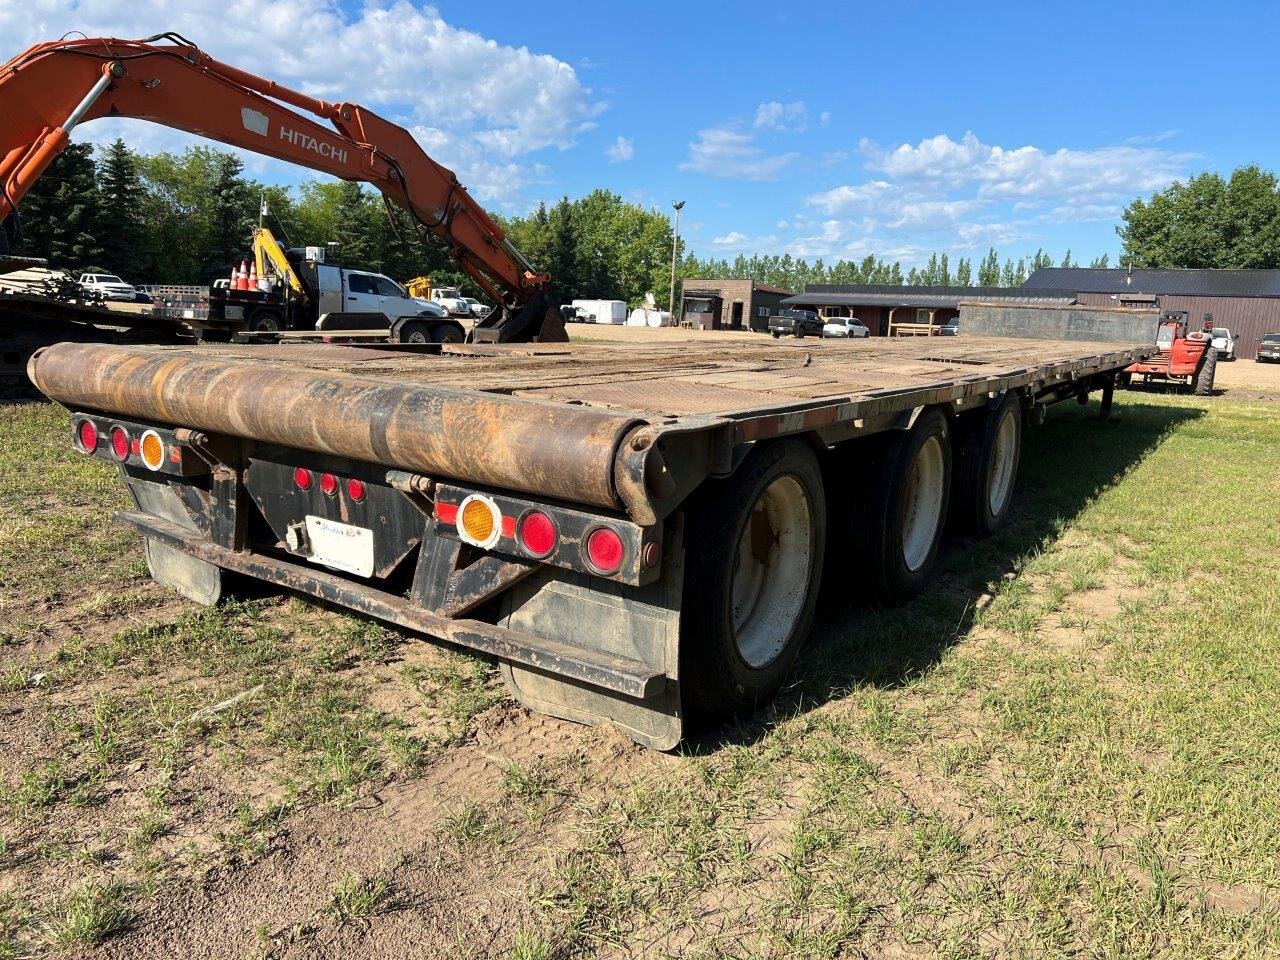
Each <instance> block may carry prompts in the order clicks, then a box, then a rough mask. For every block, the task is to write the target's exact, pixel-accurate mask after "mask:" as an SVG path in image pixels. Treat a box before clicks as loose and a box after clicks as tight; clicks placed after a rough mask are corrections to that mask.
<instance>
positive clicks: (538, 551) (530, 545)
mask: <svg viewBox="0 0 1280 960" xmlns="http://www.w3.org/2000/svg"><path fill="white" fill-rule="evenodd" d="M517 536H518V539H519V541H520V546H522V547H524V550H525V552H526V553H527V554H529V556H531V557H536V558H538V559H542V558H543V557H547V556H550V555H551V552H552V551H553V550H555V548H556V542H557V541H558V540H559V539H560V531H559V530H557V529H556V522H555V521H554V520H552V519H551V518H550V517H549V516H547V515H546V514H545V513H543V512H542V511H541V510H530V511H529V512H528V513H526V514H525V515H524V516H523V517H522V518H521V520H520V526H519V529H518V531H517Z"/></svg>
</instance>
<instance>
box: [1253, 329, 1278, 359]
mask: <svg viewBox="0 0 1280 960" xmlns="http://www.w3.org/2000/svg"><path fill="white" fill-rule="evenodd" d="M1257 360H1258V362H1259V363H1280V333H1264V334H1263V335H1262V339H1261V340H1259V341H1258V357H1257Z"/></svg>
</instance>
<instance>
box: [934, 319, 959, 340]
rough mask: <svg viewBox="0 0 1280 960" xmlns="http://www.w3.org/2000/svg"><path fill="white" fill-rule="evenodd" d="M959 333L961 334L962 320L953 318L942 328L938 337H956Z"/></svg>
mask: <svg viewBox="0 0 1280 960" xmlns="http://www.w3.org/2000/svg"><path fill="white" fill-rule="evenodd" d="M959 332H960V318H959V317H952V318H951V319H950V320H948V321H947V322H946V323H944V324H943V325H942V328H941V329H940V330H939V331H938V336H940V337H954V336H956V335H957V334H958V333H959Z"/></svg>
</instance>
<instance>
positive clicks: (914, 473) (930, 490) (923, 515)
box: [902, 437, 945, 571]
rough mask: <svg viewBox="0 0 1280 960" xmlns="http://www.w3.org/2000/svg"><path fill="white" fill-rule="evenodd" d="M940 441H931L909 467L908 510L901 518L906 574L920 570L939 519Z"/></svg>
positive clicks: (940, 488)
mask: <svg viewBox="0 0 1280 960" xmlns="http://www.w3.org/2000/svg"><path fill="white" fill-rule="evenodd" d="M944 463H945V458H944V457H943V455H942V441H940V440H939V439H938V438H937V437H930V438H929V439H928V440H926V441H925V442H924V446H922V447H921V448H920V451H919V453H917V454H916V459H915V462H914V463H913V464H912V465H911V475H910V478H909V479H908V480H907V509H906V512H905V514H904V516H903V518H902V559H903V561H904V562H905V563H906V565H907V569H908V570H912V571H915V570H919V569H920V568H921V567H923V566H924V564H925V561H926V560H928V559H929V554H930V552H931V551H932V550H933V542H934V540H935V539H936V538H937V535H938V524H939V521H940V520H941V519H942V494H943V489H942V488H943V479H944V473H945V471H944V469H943V465H944Z"/></svg>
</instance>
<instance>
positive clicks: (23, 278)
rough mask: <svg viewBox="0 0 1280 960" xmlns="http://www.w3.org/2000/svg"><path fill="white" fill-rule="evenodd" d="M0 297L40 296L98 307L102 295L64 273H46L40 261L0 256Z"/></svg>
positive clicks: (50, 271)
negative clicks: (96, 305)
mask: <svg viewBox="0 0 1280 960" xmlns="http://www.w3.org/2000/svg"><path fill="white" fill-rule="evenodd" d="M0 295H5V296H21V297H41V298H43V299H45V300H58V301H61V302H62V303H89V304H99V303H101V302H102V296H101V295H100V294H99V293H97V292H96V291H93V290H89V289H87V288H85V287H83V286H81V285H80V284H79V283H77V282H76V280H75V279H74V278H73V277H72V276H71V274H69V273H67V272H66V271H65V270H50V269H49V268H48V267H47V266H46V265H45V261H44V260H35V259H30V258H22V257H0Z"/></svg>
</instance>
